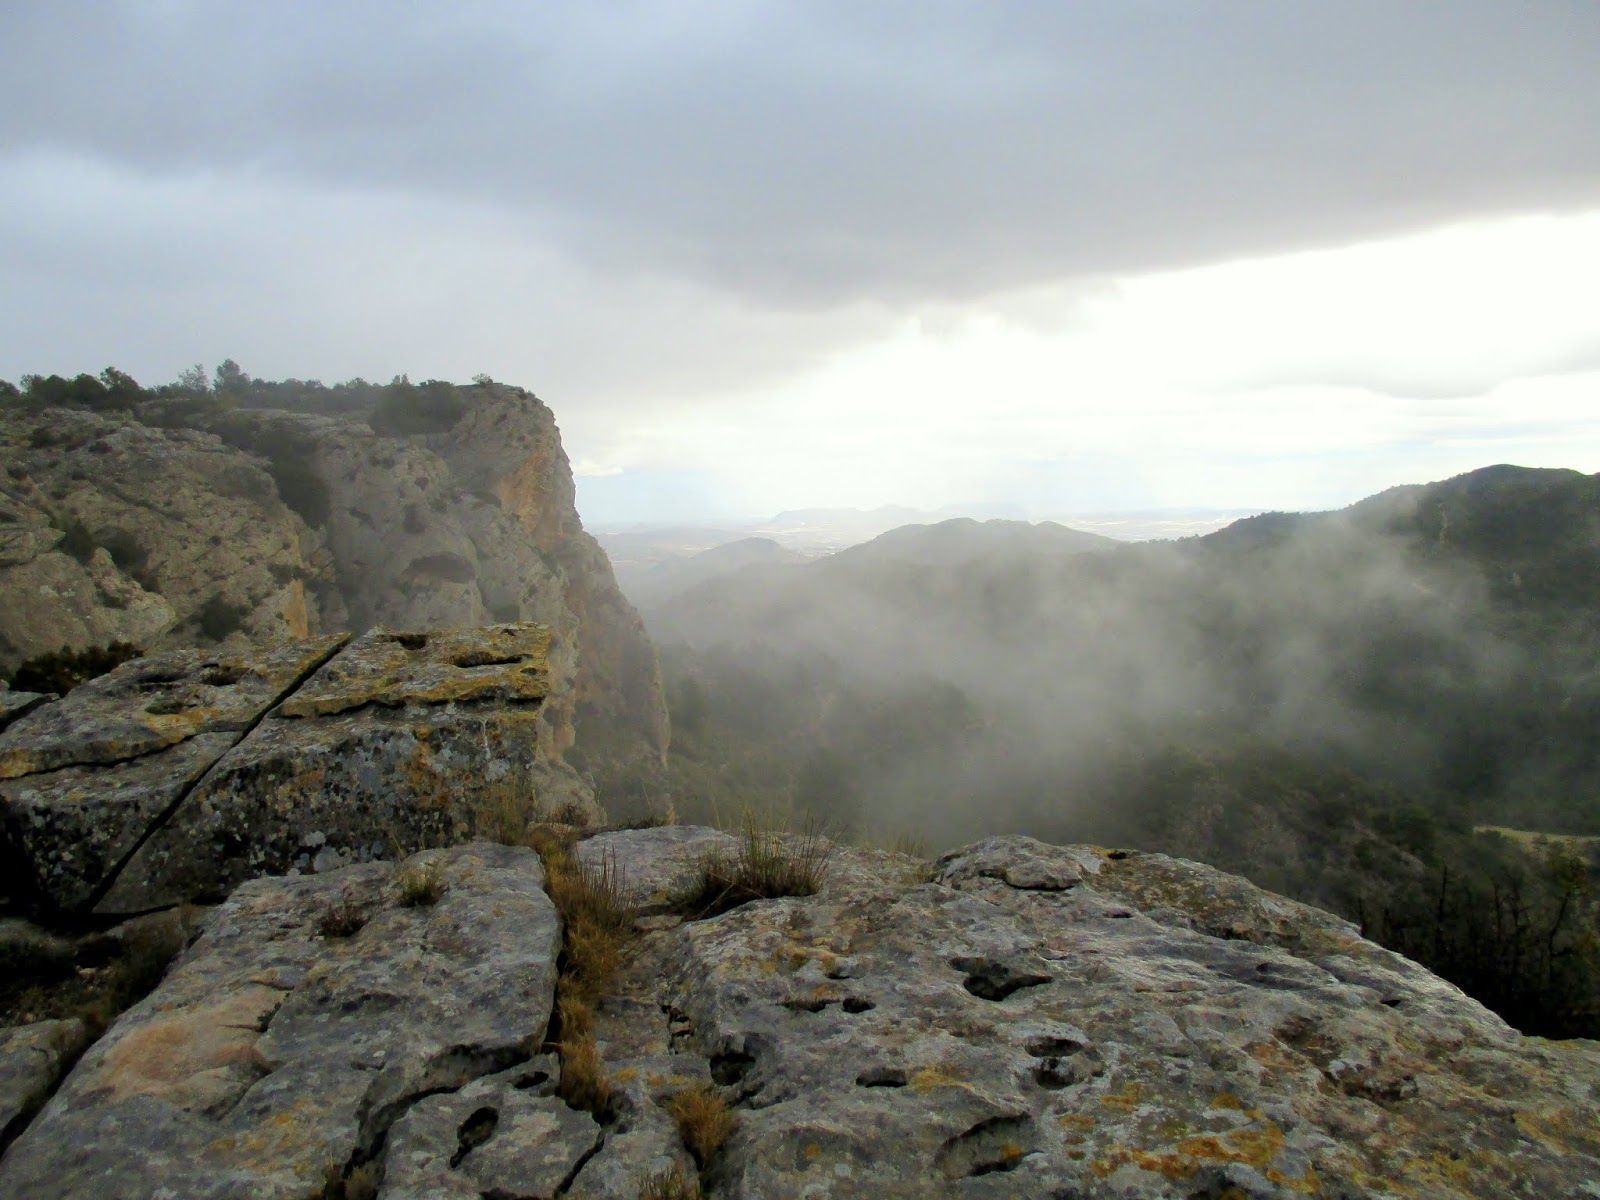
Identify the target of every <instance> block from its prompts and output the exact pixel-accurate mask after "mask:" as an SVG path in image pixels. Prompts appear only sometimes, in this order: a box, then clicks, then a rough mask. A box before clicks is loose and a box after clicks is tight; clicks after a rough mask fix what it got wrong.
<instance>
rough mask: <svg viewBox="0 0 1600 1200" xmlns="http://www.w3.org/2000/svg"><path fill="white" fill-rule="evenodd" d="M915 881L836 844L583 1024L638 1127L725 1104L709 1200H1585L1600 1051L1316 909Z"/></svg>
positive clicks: (1020, 870) (1218, 898) (1599, 1163)
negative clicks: (1531, 1032)
mask: <svg viewBox="0 0 1600 1200" xmlns="http://www.w3.org/2000/svg"><path fill="white" fill-rule="evenodd" d="M684 848H685V847H684V834H683V831H680V830H662V831H652V830H645V831H635V832H630V833H626V834H606V835H600V836H598V837H595V838H592V839H590V840H589V841H587V842H585V843H584V853H585V855H587V856H602V855H609V856H611V857H612V858H613V859H614V861H615V862H616V864H617V866H618V868H619V869H620V870H621V871H622V872H623V873H624V874H625V875H628V876H632V877H636V878H640V879H654V878H656V877H658V876H659V875H660V874H661V873H662V872H663V871H667V872H670V871H675V870H677V869H678V868H677V867H675V866H672V865H671V864H673V863H676V862H678V861H681V859H682V856H683V854H684ZM907 867H908V860H906V859H903V858H899V857H897V856H893V855H887V854H883V853H877V852H868V851H857V850H847V849H844V848H840V849H838V850H836V851H835V854H834V857H833V859H832V862H831V865H830V868H829V874H828V878H827V881H826V883H825V884H824V886H823V888H822V891H821V892H820V893H819V894H818V895H816V896H812V897H804V898H798V897H796V898H785V899H777V900H767V901H757V902H755V903H751V904H747V905H745V906H743V907H740V908H737V909H734V910H733V911H731V912H728V913H725V914H723V915H721V916H718V917H715V918H711V919H708V920H702V921H694V922H688V923H680V924H677V925H675V926H673V927H670V928H653V929H650V930H649V931H648V932H645V933H644V934H643V935H642V936H641V939H640V941H639V942H638V943H637V944H636V945H635V947H634V949H633V950H632V951H631V952H630V959H629V964H628V966H627V967H626V968H625V970H624V974H623V978H622V980H621V981H620V983H619V984H618V986H617V988H616V995H614V996H612V997H610V998H608V999H607V1000H606V1001H605V1002H603V1003H602V1005H601V1008H600V1012H599V1019H598V1025H597V1032H598V1035H599V1038H600V1041H601V1045H602V1051H603V1054H604V1057H605V1061H606V1065H607V1069H608V1070H610V1071H611V1072H612V1073H613V1075H614V1077H615V1078H616V1079H617V1080H618V1083H619V1086H620V1088H621V1090H622V1092H623V1094H624V1101H623V1104H622V1111H623V1112H624V1113H626V1114H630V1116H629V1117H628V1119H629V1120H631V1121H632V1123H633V1124H634V1125H635V1126H636V1127H637V1128H639V1129H647V1128H650V1127H651V1123H652V1122H653V1121H654V1120H655V1118H656V1117H657V1116H658V1115H659V1114H660V1112H661V1111H662V1110H661V1105H662V1103H663V1102H664V1101H665V1100H666V1099H667V1098H668V1097H669V1096H670V1095H671V1094H672V1093H673V1092H674V1091H676V1090H678V1089H679V1088H681V1087H684V1086H687V1085H688V1084H689V1083H692V1082H696V1081H710V1082H712V1083H714V1084H716V1085H717V1086H718V1087H719V1088H720V1089H721V1091H722V1094H723V1095H724V1096H725V1097H726V1098H727V1099H728V1101H729V1102H730V1103H731V1104H732V1105H733V1106H734V1110H735V1112H736V1113H737V1115H738V1118H739V1125H738V1128H737V1130H736V1132H735V1133H734V1134H733V1136H732V1137H731V1139H730V1140H729V1141H728V1143H727V1144H726V1145H725V1147H724V1148H723V1149H722V1151H721V1152H720V1153H719V1154H718V1155H717V1156H716V1157H715V1158H714V1160H713V1162H712V1163H711V1164H710V1169H709V1170H708V1173H707V1179H708V1182H709V1183H710V1184H711V1194H713V1195H715V1196H720V1197H730V1198H731V1197H739V1198H747V1200H757V1198H760V1200H786V1198H790V1197H793V1198H800V1197H806V1198H820V1197H863V1198H865V1197H872V1198H873V1200H881V1198H884V1197H905V1198H907V1200H910V1198H912V1197H918V1198H921V1197H928V1196H952V1197H1054V1198H1060V1200H1066V1198H1068V1197H1071V1198H1073V1200H1088V1198H1099V1197H1106V1198H1110V1197H1119V1198H1124V1200H1126V1198H1146V1197H1149V1198H1154V1197H1170V1198H1173V1200H1178V1198H1182V1200H1193V1198H1194V1197H1211V1198H1221V1197H1230V1198H1238V1197H1248V1198H1265V1197H1291V1196H1307V1195H1310V1196H1325V1197H1396V1198H1398V1197H1438V1198H1441V1200H1442V1198H1444V1197H1459V1196H1484V1197H1497V1198H1498V1197H1514V1196H1525V1197H1530V1198H1533V1197H1548V1196H1581V1195H1585V1194H1597V1193H1596V1192H1595V1189H1594V1184H1593V1183H1592V1181H1593V1180H1595V1179H1596V1178H1600V1130H1597V1128H1596V1126H1595V1124H1594V1113H1595V1111H1596V1108H1597V1105H1600V1047H1597V1046H1596V1045H1595V1044H1594V1043H1589V1042H1570V1043H1560V1042H1547V1041H1543V1040H1540V1039H1537V1038H1524V1037H1522V1036H1520V1035H1519V1034H1517V1033H1516V1032H1514V1031H1513V1030H1511V1029H1510V1028H1509V1027H1508V1026H1506V1025H1505V1024H1504V1023H1503V1022H1502V1021H1500V1020H1499V1019H1498V1018H1497V1017H1495V1016H1494V1015H1493V1014H1491V1013H1489V1012H1488V1011H1487V1010H1486V1009H1484V1008H1483V1007H1481V1006H1480V1005H1478V1004H1477V1003H1475V1002H1474V1001H1472V1000H1470V999H1468V998H1467V997H1466V996H1465V995H1464V994H1462V993H1461V992H1460V991H1458V990H1457V989H1455V988H1454V987H1452V986H1450V985H1449V984H1446V983H1444V982H1443V981H1441V980H1439V979H1438V978H1436V977H1435V976H1433V975H1431V974H1429V973H1428V972H1427V971H1426V970H1424V969H1423V968H1422V967H1420V966H1417V965H1416V964H1414V963H1411V962H1409V961H1408V960H1405V959H1402V958H1400V957H1398V956H1396V955H1394V954H1391V953H1389V952H1387V951H1384V950H1382V949H1380V948H1379V947H1377V946H1374V945H1373V944H1371V943H1369V942H1366V941H1364V940H1363V939H1362V938H1360V937H1359V936H1358V934H1357V932H1356V931H1355V929H1354V928H1352V927H1351V926H1349V925H1348V924H1346V923H1345V922H1343V921H1340V920H1338V919H1337V918H1335V917H1333V916H1331V915H1329V914H1327V913H1324V912H1321V911H1319V910H1316V909H1312V908H1308V907H1306V906H1304V905H1300V904H1296V903H1293V902H1291V901H1288V900H1285V899H1282V898H1281V897H1277V896H1274V895H1271V894H1269V893H1266V892H1263V891H1261V890H1259V889H1257V888H1255V887H1253V886H1252V885H1250V884H1249V883H1247V882H1245V881H1243V880H1241V879H1238V878H1235V877H1232V876H1228V875H1224V874H1222V873H1221V872H1218V871H1215V870H1212V869H1211V868H1208V867H1204V866H1201V865H1198V864H1195V863H1189V862H1181V861H1178V860H1174V859H1169V858H1165V857H1163V856H1160V855H1151V854H1125V853H1121V852H1114V853H1108V852H1106V851H1103V850H1099V849H1096V848H1092V847H1082V846H1079V847H1053V846H1047V845H1044V844H1042V843H1039V842H1036V841H1033V840H1031V839H1028V838H1021V837H1006V838H994V839H990V840H988V841H985V842H980V843H978V844H976V845H973V846H969V847H966V848H965V849H962V850H959V851H955V852H953V853H951V854H949V855H946V856H945V857H944V858H943V859H941V860H940V862H939V863H938V864H937V873H936V876H935V878H934V879H933V881H931V882H924V881H923V879H919V878H918V876H917V875H916V874H915V873H914V872H912V871H908V869H907ZM636 1140H637V1139H636ZM621 1144H622V1139H621V1138H611V1139H608V1142H607V1145H606V1147H604V1148H602V1150H601V1152H600V1153H599V1154H598V1155H596V1157H595V1158H594V1160H593V1161H592V1162H591V1163H590V1164H589V1166H588V1167H586V1169H585V1173H584V1174H580V1175H579V1177H578V1180H577V1182H576V1184H575V1193H574V1194H583V1193H582V1192H581V1191H580V1190H579V1189H581V1188H582V1186H583V1185H584V1183H585V1175H587V1174H589V1173H591V1172H593V1173H595V1175H596V1177H598V1173H599V1171H600V1170H601V1168H602V1167H604V1166H605V1165H606V1164H607V1162H608V1161H612V1162H614V1161H615V1151H617V1150H620V1147H621ZM673 1149H674V1146H673V1143H672V1142H671V1140H670V1130H669V1131H667V1132H664V1133H660V1134H659V1135H658V1137H657V1139H656V1140H655V1141H654V1142H651V1141H649V1139H646V1140H645V1143H644V1144H642V1145H638V1146H635V1147H634V1150H633V1154H634V1159H635V1163H636V1164H637V1165H636V1171H637V1173H635V1174H634V1175H633V1183H634V1186H635V1187H637V1180H638V1179H639V1178H640V1177H642V1173H643V1169H644V1165H645V1164H646V1162H648V1161H649V1154H651V1153H653V1154H656V1155H662V1154H669V1153H670V1152H671V1151H672V1150H673ZM1585 1189H1588V1190H1587V1191H1586V1190H1585ZM596 1194H604V1195H615V1196H624V1195H628V1194H629V1193H627V1192H626V1190H625V1189H623V1188H617V1189H615V1190H609V1191H604V1192H598V1191H597V1193H596ZM635 1194H636V1193H635Z"/></svg>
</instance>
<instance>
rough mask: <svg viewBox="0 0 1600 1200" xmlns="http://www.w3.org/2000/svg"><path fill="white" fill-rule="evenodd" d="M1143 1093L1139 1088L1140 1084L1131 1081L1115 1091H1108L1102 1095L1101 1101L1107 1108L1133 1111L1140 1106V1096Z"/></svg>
mask: <svg viewBox="0 0 1600 1200" xmlns="http://www.w3.org/2000/svg"><path fill="white" fill-rule="evenodd" d="M1141 1094H1142V1093H1141V1092H1140V1090H1139V1085H1138V1084H1137V1083H1130V1084H1128V1085H1127V1086H1126V1087H1122V1088H1119V1089H1118V1090H1116V1091H1114V1092H1107V1093H1106V1094H1105V1095H1103V1096H1101V1097H1100V1103H1101V1104H1102V1105H1104V1106H1105V1107H1106V1108H1116V1109H1120V1110H1122V1111H1123V1112H1132V1111H1133V1110H1134V1109H1135V1108H1137V1107H1138V1105H1139V1097H1140V1095H1141Z"/></svg>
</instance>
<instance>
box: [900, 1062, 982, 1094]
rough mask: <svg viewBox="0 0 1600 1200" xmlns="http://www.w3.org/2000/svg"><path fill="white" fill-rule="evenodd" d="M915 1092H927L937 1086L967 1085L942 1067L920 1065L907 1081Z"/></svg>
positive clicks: (961, 1086)
mask: <svg viewBox="0 0 1600 1200" xmlns="http://www.w3.org/2000/svg"><path fill="white" fill-rule="evenodd" d="M906 1082H907V1083H909V1084H910V1086H911V1090H912V1091H914V1092H921V1093H924V1094H925V1093H927V1092H931V1091H933V1090H934V1089H935V1088H943V1087H959V1088H964V1087H966V1086H967V1084H966V1083H964V1082H963V1081H962V1080H960V1079H957V1078H956V1077H955V1076H954V1075H952V1074H950V1073H949V1072H948V1071H946V1070H945V1069H944V1068H942V1067H935V1066H929V1067H920V1068H918V1069H917V1070H915V1071H913V1072H912V1073H911V1078H910V1079H909V1080H907V1081H906Z"/></svg>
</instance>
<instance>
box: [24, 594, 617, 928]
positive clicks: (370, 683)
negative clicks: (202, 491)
mask: <svg viewBox="0 0 1600 1200" xmlns="http://www.w3.org/2000/svg"><path fill="white" fill-rule="evenodd" d="M346 643H347V639H346V637H345V635H330V636H325V637H321V638H310V639H302V640H298V641H291V642H285V643H281V644H280V645H279V646H278V647H276V648H275V649H273V650H271V651H269V652H263V653H257V652H252V651H240V652H234V653H229V652H222V653H208V652H206V651H203V650H173V651H168V652H167V653H165V654H161V655H156V656H153V657H150V658H145V659H139V660H135V661H133V662H129V663H125V664H123V665H122V666H121V667H118V668H117V669H116V670H114V671H112V672H110V673H109V674H107V675H104V676H101V677H100V678H98V679H95V680H92V681H91V682H89V683H87V684H84V685H82V686H81V687H79V688H76V689H74V690H73V691H72V692H71V693H70V694H69V695H68V696H67V697H66V698H64V699H62V700H60V701H58V702H55V703H50V704H44V705H42V706H40V707H37V708H35V709H34V710H33V711H32V712H30V713H29V714H28V715H26V716H24V717H22V718H20V719H18V720H17V721H15V722H14V723H12V724H11V725H10V727H9V728H7V729H6V730H5V731H4V732H3V733H0V820H3V826H4V832H5V836H6V839H7V842H8V843H9V847H10V856H11V858H12V859H13V860H14V861H15V863H16V864H17V872H18V874H19V875H20V876H21V877H22V879H23V880H24V881H25V884H26V892H27V895H28V898H29V899H30V900H31V902H32V904H33V906H34V907H35V908H36V909H38V910H41V911H44V912H89V911H92V912H95V913H98V914H101V915H116V914H127V913H134V912H142V911H146V910H149V909H153V908H157V907H161V906H164V905H170V904H176V903H180V902H183V901H215V900H220V899H222V898H223V897H225V896H226V895H227V894H228V893H229V892H230V891H231V890H232V889H233V887H234V886H236V885H237V884H239V883H241V882H243V881H244V880H246V879H250V878H254V877H255V876H258V875H264V874H281V873H284V872H287V871H292V870H302V871H305V870H313V869H318V870H328V869H332V868H334V867H338V866H343V865H345V864H347V863H350V862H359V861H365V860H368V859H371V858H380V857H393V856H394V855H395V854H396V853H398V852H404V851H409V850H413V849H416V848H418V847H420V846H436V845H450V844H453V843H457V842H460V841H463V840H465V839H466V838H467V837H470V836H471V833H472V831H473V828H474V824H475V822H476V820H477V818H478V813H479V812H480V810H481V809H482V808H483V807H484V806H486V805H491V804H494V803H497V802H500V801H503V800H512V801H522V800H527V801H530V802H535V803H537V804H539V805H540V806H542V808H543V809H544V810H545V811H546V812H547V813H551V814H556V813H559V814H561V815H563V816H564V817H565V818H566V819H568V820H570V821H572V822H574V823H580V824H587V823H592V822H594V821H596V820H598V819H599V816H600V813H599V810H598V808H597V807H596V806H595V804H594V802H593V799H592V796H591V794H590V792H589V790H588V788H587V787H586V785H585V784H584V783H583V781H582V780H581V779H579V778H578V777H577V775H576V774H575V773H574V772H573V771H572V769H571V768H570V767H568V766H567V765H566V764H565V763H564V762H563V761H562V760H561V755H560V751H561V740H560V734H559V730H558V729H557V728H556V727H555V726H554V725H553V724H552V722H551V720H550V718H549V715H548V713H547V712H546V710H545V701H546V699H547V697H548V696H549V694H550V677H551V670H550V644H551V636H550V632H549V630H547V629H545V628H544V627H543V626H540V625H535V624H531V623H525V624H512V625H499V626H490V627H487V628H484V629H478V630H438V631H433V632H420V633H399V632H393V631H390V630H387V629H382V628H379V629H373V630H369V631H368V632H367V633H365V634H363V635H362V636H361V637H359V638H357V639H355V640H354V641H353V642H349V643H348V644H346Z"/></svg>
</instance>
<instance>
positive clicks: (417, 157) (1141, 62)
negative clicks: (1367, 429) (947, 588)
mask: <svg viewBox="0 0 1600 1200" xmlns="http://www.w3.org/2000/svg"><path fill="white" fill-rule="evenodd" d="M1597 46H1600V6H1597V5H1595V4H1593V3H1591V2H1589V0H1572V2H1567V3H1562V2H1552V0H1544V2H1539V3H1515V4H1513V3H1499V4H1490V3H1403V4H1396V3H1393V0H1384V2H1382V3H1341V4H1337V5H1309V4H1297V3H1282V4H1271V5H1266V4H1242V3H1241V4H1207V5H1200V4H1176V3H1173V4H1166V3H1159V4H1158V3H1138V2H1129V0H1107V2H1105V3H1095V4H1074V5H1044V4H1040V5H1001V4H995V5H967V4H954V3H952V4H939V3H926V2H923V3H917V4H874V5H857V4H844V3H838V4H830V3H806V4H793V5H734V4H699V5H674V6H657V5H643V4H599V5H589V4H573V5H561V6H557V5H526V4H506V5H486V4H454V5H449V6H443V5H440V6H429V5H396V4H392V3H381V4H379V3H365V4H339V5H335V4H328V3H307V4H294V3H276V4H272V5H252V6H241V5H232V4H214V5H207V4H198V3H183V2H181V0H168V2H166V3H144V4H134V3H128V4H73V3H61V2H52V3H17V2H16V0H13V2H12V3H10V4H8V5H7V6H6V8H5V10H4V13H3V15H0V79H3V80H4V82H3V83H0V91H3V99H4V103H3V104H0V146H3V148H4V150H5V152H6V153H9V154H11V155H16V154H18V153H22V154H34V155H38V154H51V155H67V156H72V155H81V156H84V157H89V158H98V159H102V160H109V161H110V162H111V163H113V164H115V165H116V166H118V167H119V168H121V169H123V170H130V171H133V172H138V173H148V174H151V175H162V174H170V173H194V172H219V173H224V174H228V173H246V174H249V175H251V176H258V177H264V178H268V179H271V180H272V181H273V183H274V184H275V185H276V186H294V185H296V184H299V183H303V184H304V185H305V186H306V187H307V188H309V189H316V190H322V191H326V190H330V189H331V190H334V191H337V190H339V189H354V190H370V189H383V190H392V191H395V192H399V193H403V194H406V195H408V196H412V197H429V196H436V197H440V198H441V199H449V200H451V201H454V202H460V201H469V202H471V203H475V204H488V205H491V206H494V207H495V208H496V209H498V210H500V211H501V212H502V213H503V214H507V215H510V216H512V217H514V218H515V219H518V220H521V221H525V222H526V223H527V224H528V225H529V226H530V228H537V229H539V230H541V231H542V232H543V234H544V235H545V236H548V237H552V238H554V239H556V240H557V241H559V242H560V243H561V244H562V245H563V246H565V247H566V248H567V249H568V251H569V252H573V253H577V254H579V255H581V256H582V257H583V258H584V259H585V260H586V261H587V262H588V263H589V264H590V265H591V266H592V267H595V268H597V269H599V270H601V271H604V272H607V273H613V272H614V273H620V274H631V273H643V274H651V273H656V274H665V275H672V276H680V277H687V278H691V279H694V280H697V281H699V282H701V283H704V284H708V285H710V286H712V287H715V288H722V289H730V290H733V291H737V292H740V293H742V294H744V295H745V296H746V297H748V298H749V299H751V300H753V301H755V302H757V303H761V304H768V305H780V306H781V305H791V304H805V305H821V304H837V303H842V302H848V301H854V300H860V299H872V300H883V301H888V302H891V303H892V302H901V301H921V300H927V299H932V298H945V299H961V298H964V297H971V296H975V295H978V294H982V293H984V292H987V291H992V290H994V289H998V288H1001V287H1006V286H1012V285H1018V284H1025V283H1030V282H1035V281H1041V280H1049V279H1059V278H1062V277H1065V276H1071V275H1078V274H1084V273H1093V272H1106V271H1116V272H1127V271H1134V270H1139V269H1146V268H1151V267H1156V266H1163V265H1173V264H1180V263H1194V262H1201V261H1206V260H1209V259H1216V258H1222V257H1228V256H1232V255H1238V254H1241V253H1249V252H1257V251H1267V250H1273V249H1279V248H1285V247H1290V246H1298V245H1307V244H1316V243H1331V242H1340V241H1349V240H1354V239H1356V238H1360V237H1365V236H1370V235H1373V234H1377V233H1382V232H1388V231H1394V230H1401V229H1409V228H1415V227H1421V226H1423V225H1426V224H1429V223H1434V222H1438V221H1441V220H1447V219H1453V218H1458V217H1469V216H1478V215H1487V214H1492V213H1498V212H1507V211H1519V210H1527V209H1530V208H1539V209H1565V208H1575V207H1582V206H1588V205H1593V204H1595V203H1596V202H1600V122H1597V121H1596V120H1595V119H1594V114H1595V113H1596V112H1597V111H1600V71H1596V70H1595V69H1594V61H1595V57H1594V56H1595V53H1596V48H1597Z"/></svg>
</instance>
